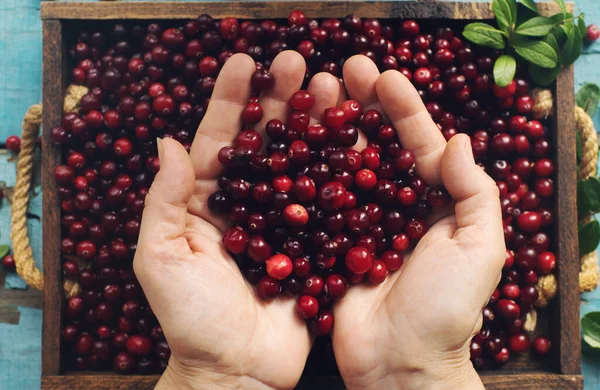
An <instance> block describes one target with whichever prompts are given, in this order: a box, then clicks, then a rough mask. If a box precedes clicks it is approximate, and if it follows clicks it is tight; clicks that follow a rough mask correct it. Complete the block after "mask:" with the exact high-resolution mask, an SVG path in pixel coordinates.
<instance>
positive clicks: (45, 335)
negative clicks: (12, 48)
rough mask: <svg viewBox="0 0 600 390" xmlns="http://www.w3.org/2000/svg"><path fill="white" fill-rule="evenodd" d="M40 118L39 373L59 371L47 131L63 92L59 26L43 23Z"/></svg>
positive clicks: (55, 227)
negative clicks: (41, 274)
mask: <svg viewBox="0 0 600 390" xmlns="http://www.w3.org/2000/svg"><path fill="white" fill-rule="evenodd" d="M42 29H43V45H44V48H43V51H44V64H43V73H44V74H43V81H42V82H43V85H42V90H43V98H42V105H43V118H42V128H43V132H42V143H43V145H44V147H43V148H42V183H43V188H42V191H43V199H42V212H43V224H42V237H43V240H42V247H43V252H44V312H43V315H44V317H43V325H42V374H43V375H56V374H58V373H59V372H60V347H61V346H60V325H61V321H60V319H61V313H62V303H63V296H64V295H63V291H62V288H61V286H60V283H61V272H60V249H59V246H60V230H61V227H60V202H59V200H58V194H57V186H56V184H55V181H54V175H53V170H54V167H55V166H56V165H58V164H59V163H60V150H59V148H56V147H53V144H52V141H51V140H50V133H49V131H50V128H52V127H53V126H56V124H57V123H60V119H61V116H62V101H63V91H64V90H65V89H64V87H65V83H66V77H65V76H64V75H65V72H66V70H67V67H66V53H65V49H64V43H63V34H62V24H61V22H60V21H58V20H45V21H44V22H43V26H42Z"/></svg>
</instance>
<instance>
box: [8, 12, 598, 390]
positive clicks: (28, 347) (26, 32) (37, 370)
mask: <svg viewBox="0 0 600 390" xmlns="http://www.w3.org/2000/svg"><path fill="white" fill-rule="evenodd" d="M80 1H82V0H80ZM83 1H94V0H83ZM130 1H140V0H130ZM146 1H148V0H146ZM190 1H193V0H190ZM39 5H40V2H39V0H0V144H2V143H3V142H4V140H5V139H6V137H7V136H9V135H11V134H20V129H21V122H22V119H23V115H24V114H25V112H26V111H27V108H28V107H29V106H30V105H32V104H35V103H38V102H39V101H40V100H41V69H42V54H41V53H42V50H41V46H42V38H41V22H40V20H39ZM577 5H578V7H579V8H580V9H581V11H582V12H585V14H586V21H587V22H588V23H596V24H600V7H598V0H579V1H577ZM598 63H600V43H597V44H595V45H591V46H589V47H586V48H585V50H584V53H583V55H582V56H581V58H579V60H578V61H577V63H576V64H575V82H576V86H577V88H578V87H579V86H581V85H582V84H583V83H585V82H596V83H600V72H599V71H598V65H597V64H598ZM593 119H594V124H595V126H596V128H597V129H600V114H599V113H596V115H595V116H594V118H593ZM9 157H10V155H9V154H8V153H6V151H3V150H0V182H5V183H6V185H7V186H9V187H12V186H13V185H14V180H15V173H14V161H9ZM38 192H39V191H38ZM30 210H31V212H33V213H34V214H38V215H40V214H41V196H34V197H33V198H32V201H31V204H30ZM9 223H10V210H9V205H8V202H6V200H4V201H3V202H2V203H0V244H5V243H9ZM29 227H30V234H31V239H32V246H33V249H34V255H35V257H36V259H37V260H38V262H41V225H40V223H39V222H37V221H35V220H31V221H30V226H29ZM5 288H25V283H24V282H23V281H22V280H21V279H20V278H19V277H17V276H16V275H11V276H9V277H7V279H6V285H5ZM19 310H20V313H21V317H20V322H19V324H18V325H9V324H0V390H29V389H38V388H39V387H40V375H41V323H42V313H41V310H38V309H29V308H24V307H20V308H19ZM596 310H600V290H597V291H595V292H592V293H588V294H583V295H582V302H581V313H582V315H583V314H585V313H587V312H589V311H596ZM583 373H584V376H585V389H586V390H598V389H600V360H596V359H588V358H585V357H584V360H583Z"/></svg>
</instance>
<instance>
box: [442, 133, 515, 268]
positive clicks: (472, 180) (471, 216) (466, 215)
mask: <svg viewBox="0 0 600 390" xmlns="http://www.w3.org/2000/svg"><path fill="white" fill-rule="evenodd" d="M442 180H443V182H444V185H445V187H446V189H447V190H448V192H449V193H450V195H451V196H452V198H453V199H454V200H455V201H456V206H455V213H456V223H457V225H458V229H457V230H456V232H455V233H454V237H453V238H454V240H455V241H456V242H457V243H458V244H459V246H461V247H463V248H464V249H465V250H469V251H471V252H473V251H475V252H476V253H473V255H474V257H475V259H476V261H478V262H479V263H480V264H473V266H479V267H480V268H481V272H484V275H488V276H490V278H492V280H493V279H497V277H498V275H497V274H498V273H499V272H500V269H501V268H502V265H503V264H504V258H505V251H506V249H505V246H504V231H503V228H502V212H501V210H500V195H499V192H498V187H496V183H495V182H494V180H493V179H492V178H491V177H490V176H488V175H487V174H486V173H485V171H484V170H483V169H482V168H481V167H479V166H478V165H477V164H475V160H474V159H473V151H472V149H471V141H470V139H469V137H468V136H467V135H464V134H457V135H455V136H454V137H452V138H451V139H450V141H449V142H448V145H447V146H446V149H445V151H444V155H443V158H442Z"/></svg>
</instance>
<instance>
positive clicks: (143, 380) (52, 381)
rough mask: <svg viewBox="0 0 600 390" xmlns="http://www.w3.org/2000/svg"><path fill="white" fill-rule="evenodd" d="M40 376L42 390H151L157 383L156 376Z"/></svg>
mask: <svg viewBox="0 0 600 390" xmlns="http://www.w3.org/2000/svg"><path fill="white" fill-rule="evenodd" d="M112 374H113V375H60V376H46V375H42V389H43V390H73V389H94V390H128V389H131V390H133V389H135V390H152V389H154V386H155V385H156V382H157V381H158V375H152V376H141V375H131V376H125V375H117V374H114V373H112Z"/></svg>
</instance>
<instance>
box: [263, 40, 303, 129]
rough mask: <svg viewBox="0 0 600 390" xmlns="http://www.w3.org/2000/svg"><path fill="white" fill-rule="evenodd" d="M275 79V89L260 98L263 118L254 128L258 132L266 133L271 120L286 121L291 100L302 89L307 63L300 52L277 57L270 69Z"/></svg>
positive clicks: (290, 51) (285, 52)
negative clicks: (266, 126)
mask: <svg viewBox="0 0 600 390" xmlns="http://www.w3.org/2000/svg"><path fill="white" fill-rule="evenodd" d="M269 70H270V71H271V73H272V74H273V77H274V78H275V85H274V86H273V88H271V89H269V90H268V91H265V92H264V93H263V94H262V95H261V96H260V97H259V103H260V105H261V107H262V108H263V112H264V114H263V117H262V119H261V120H260V122H258V124H256V126H254V128H255V129H256V131H258V132H259V133H261V134H264V133H265V125H266V124H267V122H268V121H270V120H271V119H279V120H282V121H285V120H286V119H287V116H288V113H289V110H290V103H289V102H290V98H291V97H292V95H293V94H294V92H296V91H298V90H299V89H300V88H301V87H302V81H303V80H304V73H305V72H306V63H305V62H304V57H302V56H301V55H300V54H299V53H298V52H296V51H292V50H287V51H284V52H281V53H279V54H278V55H277V57H275V59H274V60H273V63H272V64H271V68H270V69H269Z"/></svg>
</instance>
